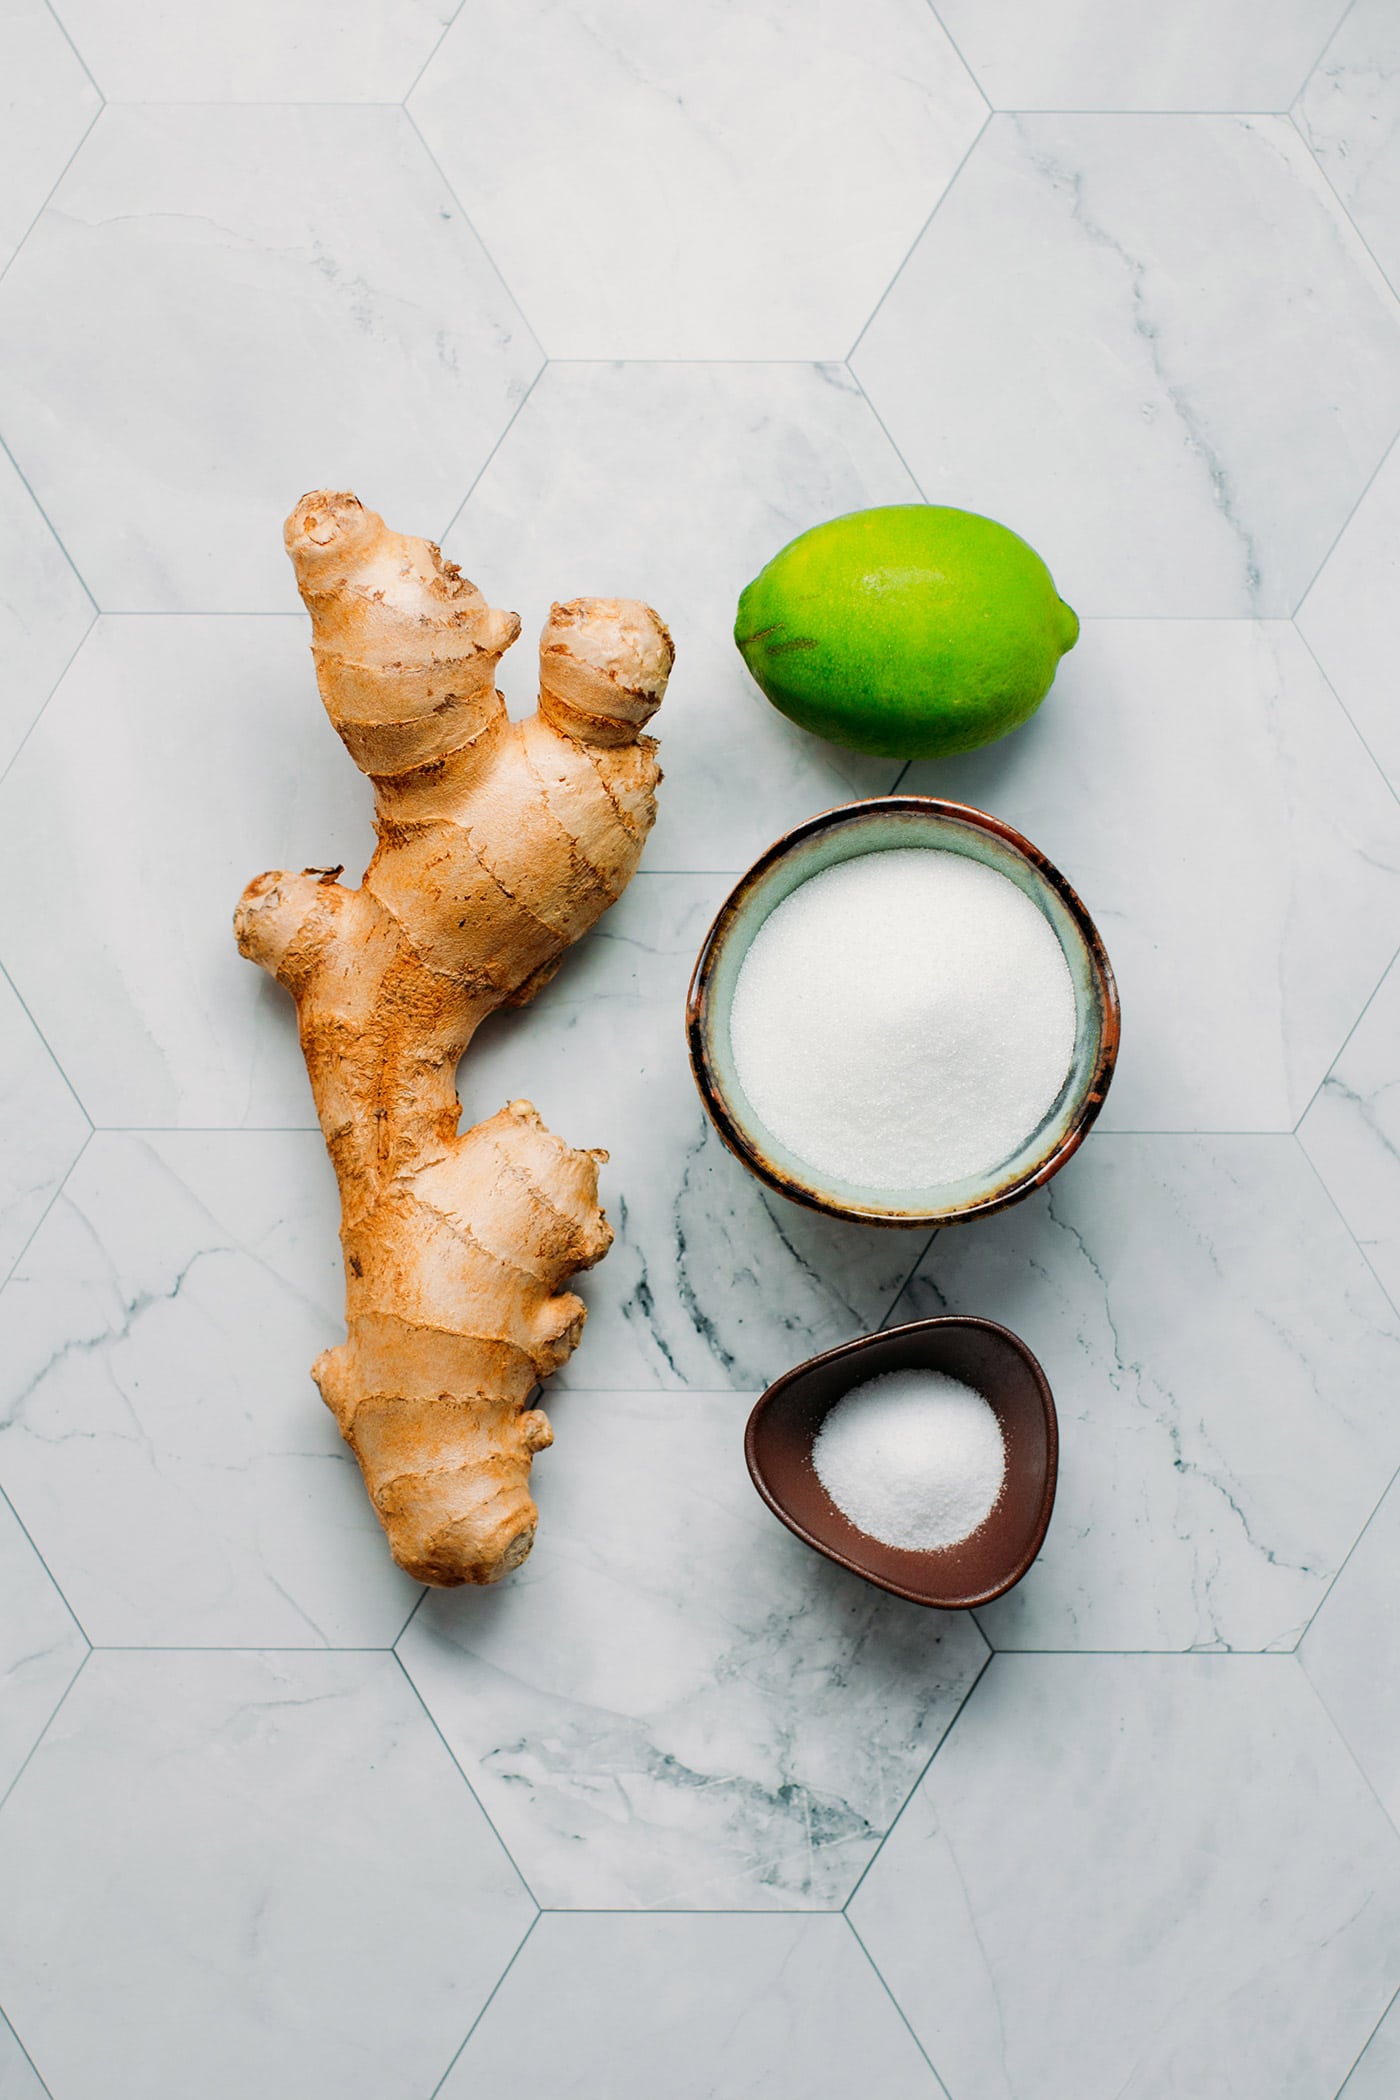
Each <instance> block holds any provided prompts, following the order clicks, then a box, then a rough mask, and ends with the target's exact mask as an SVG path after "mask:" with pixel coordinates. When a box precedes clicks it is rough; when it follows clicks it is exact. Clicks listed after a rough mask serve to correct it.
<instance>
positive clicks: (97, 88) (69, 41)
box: [44, 0, 107, 104]
mask: <svg viewBox="0 0 1400 2100" xmlns="http://www.w3.org/2000/svg"><path fill="white" fill-rule="evenodd" d="M44 4H45V6H46V7H47V9H48V11H49V13H50V14H51V15H52V16H53V19H54V21H55V22H56V23H57V25H58V28H59V30H60V32H61V34H62V37H63V41H64V43H65V44H66V45H67V46H68V49H69V50H70V51H71V52H72V54H73V56H74V58H76V59H77V61H78V64H79V65H80V66H81V67H82V69H83V71H84V72H85V73H86V75H87V77H88V79H89V80H90V81H91V83H92V86H93V89H94V92H95V93H96V95H97V99H98V103H99V104H102V103H105V102H106V100H107V97H106V96H105V95H104V94H103V92H102V87H101V84H100V83H99V81H98V78H97V75H96V74H95V73H94V72H93V70H92V67H91V66H90V65H89V64H88V62H87V60H86V59H85V58H84V57H83V54H82V52H81V51H80V50H79V49H78V47H77V45H76V44H75V43H74V41H73V35H72V31H71V30H70V29H69V27H68V24H67V23H66V22H65V21H64V19H63V17H62V15H61V14H60V13H59V11H58V9H57V8H56V7H55V6H54V4H53V0H44Z"/></svg>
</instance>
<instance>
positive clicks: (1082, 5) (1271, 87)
mask: <svg viewBox="0 0 1400 2100" xmlns="http://www.w3.org/2000/svg"><path fill="white" fill-rule="evenodd" d="M1382 4H1384V0H1382ZM1346 7H1347V0H1172V4H1171V5H1170V6H1169V7H1163V6H1161V5H1159V4H1158V0H938V12H939V15H940V16H941V17H942V20H943V23H944V25H945V27H946V28H947V30H948V32H949V34H950V35H951V36H953V37H954V38H955V39H956V41H957V45H958V49H959V51H960V52H961V53H962V55H963V57H964V59H966V61H967V63H968V65H969V66H970V67H971V68H972V72H973V76H974V78H975V79H976V81H977V84H978V86H979V87H980V88H981V90H982V92H983V94H984V95H985V96H986V97H987V99H988V101H989V102H990V103H991V104H992V106H993V108H995V109H1055V110H1066V109H1103V110H1167V111H1179V110H1232V111H1238V110H1282V109H1287V107H1288V105H1289V103H1290V102H1292V100H1293V98H1294V96H1295V95H1296V94H1297V93H1298V90H1299V89H1300V87H1301V86H1302V84H1303V82H1304V80H1305V79H1306V77H1307V75H1308V73H1309V71H1310V70H1311V68H1312V65H1313V63H1314V61H1315V60H1316V58H1317V56H1318V53H1319V52H1320V51H1321V49H1322V47H1323V44H1324V43H1325V42H1326V40H1327V38H1328V36H1329V35H1330V34H1331V32H1332V30H1333V29H1334V28H1335V27H1336V24H1337V22H1338V21H1339V19H1340V18H1341V16H1342V15H1344V14H1345V13H1346Z"/></svg>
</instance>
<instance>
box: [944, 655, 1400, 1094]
mask: <svg viewBox="0 0 1400 2100" xmlns="http://www.w3.org/2000/svg"><path fill="white" fill-rule="evenodd" d="M903 785H904V786H905V787H907V788H911V789H917V790H919V791H920V792H922V793H925V794H939V795H952V796H953V797H955V798H956V799H957V800H959V801H963V802H971V803H973V804H975V805H976V806H978V807H980V808H986V809H994V810H996V811H997V813H998V814H999V815H1001V816H1004V817H1006V818H1008V819H1009V820H1010V822H1011V823H1013V824H1015V825H1017V826H1018V827H1019V828H1020V829H1021V830H1022V831H1024V832H1025V833H1026V835H1027V836H1028V837H1029V838H1032V839H1034V841H1035V842H1036V844H1037V845H1038V846H1040V847H1041V848H1042V849H1043V851H1045V852H1046V853H1048V854H1049V855H1050V857H1051V859H1052V860H1054V861H1055V862H1056V863H1057V865H1058V866H1059V867H1060V868H1061V869H1062V870H1063V872H1064V873H1065V874H1066V875H1067V876H1068V877H1069V880H1070V881H1071V882H1072V883H1073V884H1074V886H1075V888H1076V889H1077V890H1078V891H1079V893H1080V895H1081V896H1082V897H1083V899H1084V901H1085V903H1086V904H1087V905H1088V907H1089V909H1090V911H1091V912H1092V913H1093V915H1094V918H1095V921H1096V923H1097V924H1098V926H1099V929H1100V931H1101V932H1102V934H1103V937H1104V940H1105V942H1106V943H1107V945H1108V951H1109V955H1110V957H1111V958H1112V962H1113V966H1114V970H1115V972H1116V973H1117V977H1118V983H1119V990H1120V992H1121V994H1122V999H1123V1009H1124V1017H1125V1018H1124V1027H1123V1048H1122V1054H1121V1058H1120V1061H1119V1067H1118V1072H1117V1075H1116V1077H1115V1080H1114V1085H1113V1091H1112V1093H1111V1094H1110V1096H1109V1099H1108V1105H1107V1108H1106V1109H1105V1112H1104V1121H1105V1124H1106V1126H1107V1127H1108V1128H1110V1129H1116V1130H1291V1129H1292V1127H1293V1125H1294V1124H1295V1123H1296V1122H1297V1120H1298V1117H1299V1116H1300V1115H1301V1114H1302V1112H1303V1110H1304V1109H1305V1108H1306V1107H1307V1105H1308V1102H1309V1101H1310V1100H1311V1098H1312V1095H1313V1093H1314V1091H1315V1089H1316V1087H1317V1085H1318V1083H1319V1081H1320V1080H1321V1079H1322V1077H1323V1074H1324V1073H1325V1072H1326V1071H1327V1069H1328V1067H1329V1065H1330V1064H1331V1061H1332V1059H1333V1058H1334V1057H1335V1056H1336V1054H1337V1051H1338V1050H1339V1048H1340V1047H1341V1044H1342V1042H1343V1041H1344V1039H1345V1037H1346V1034H1347V1031H1348V1029H1349V1028H1350V1027H1351V1025H1352V1022H1353V1021H1354V1020H1355V1018H1356V1016H1357V1014H1358V1013H1359V1012H1360V1011H1361V1009H1362V1007H1363V1006H1364V1005H1365V1003H1366V1000H1367V998H1368V997H1369V996H1370V993H1371V992H1372V990H1373V989H1374V987H1375V985H1376V983H1377V982H1378V980H1379V979H1380V977H1381V975H1382V973H1383V972H1384V970H1385V967H1386V965H1387V963H1388V962H1389V961H1390V958H1391V956H1392V955H1393V953H1394V951H1395V942H1396V939H1397V936H1400V810H1397V807H1396V802H1395V797H1394V795H1393V794H1391V793H1390V792H1389V791H1388V790H1387V787H1386V784H1385V782H1384V781H1383V780H1382V779H1381V777H1380V775H1379V774H1378V773H1377V771H1376V768H1375V766H1374V765H1373V764H1372V762H1371V760H1370V758H1369V757H1368V755H1367V753H1366V751H1365V749H1364V748H1363V746H1362V744H1361V743H1360V741H1359V740H1358V738H1357V737H1356V736H1355V735H1354V734H1353V733H1352V729H1351V725H1350V723H1349V722H1348V721H1347V720H1346V718H1345V715H1344V714H1343V711H1342V710H1341V708H1339V706H1338V705H1337V701H1336V698H1335V696H1334V695H1333V693H1332V692H1331V690H1330V689H1329V687H1328V685H1327V683H1326V680H1325V679H1324V678H1322V677H1321V676H1320V674H1319V672H1318V669H1317V666H1316V664H1315V663H1314V662H1313V660H1312V658H1311V657H1310V656H1309V654H1308V651H1307V650H1306V648H1304V646H1303V645H1302V643H1301V642H1300V641H1299V639H1298V636H1297V634H1296V633H1295V632H1294V631H1293V629H1292V627H1291V626H1290V625H1289V624H1288V623H1286V622H1284V621H1260V622H1251V621H1244V620H1093V621H1089V622H1087V623H1086V624H1085V626H1084V629H1083V631H1082V634H1081V637H1080V640H1079V643H1078V645H1077V647H1076V648H1075V649H1074V651H1073V652H1072V653H1071V654H1070V655H1069V656H1068V657H1066V658H1065V660H1064V664H1063V667H1062V669H1061V671H1060V674H1059V677H1058V678H1057V680H1056V682H1055V685H1054V688H1053V689H1052V691H1051V693H1050V697H1049V698H1048V700H1046V702H1045V704H1044V706H1043V707H1042V709H1041V711H1040V713H1039V714H1038V715H1037V716H1035V717H1034V719H1033V720H1032V722H1031V723H1030V725H1029V726H1028V727H1027V728H1026V729H1025V730H1023V731H1022V732H1021V734H1020V735H1018V736H1015V737H1011V738H1008V739H1007V740H1006V741H1005V742H1004V743H1001V744H994V745H992V746H990V747H989V748H988V749H987V750H985V751H978V752H972V753H970V754H969V755H968V756H966V757H963V758H957V759H952V760H945V761H943V762H942V763H932V762H928V763H923V764H918V765H915V766H913V767H911V769H910V771H909V773H908V775H907V776H906V778H905V780H904V782H903ZM1339 926H1340V927H1343V928H1344V929H1345V937H1344V938H1339V937H1338V933H1337V929H1338V927H1339Z"/></svg>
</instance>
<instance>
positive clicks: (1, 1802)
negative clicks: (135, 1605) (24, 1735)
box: [0, 1649, 92, 2040]
mask: <svg viewBox="0 0 1400 2100" xmlns="http://www.w3.org/2000/svg"><path fill="white" fill-rule="evenodd" d="M91 1661H92V1650H91V1649H89V1650H88V1652H87V1654H86V1655H85V1656H84V1657H83V1659H82V1661H81V1662H80V1663H79V1664H78V1667H77V1669H76V1670H75V1671H74V1672H73V1675H72V1676H71V1677H70V1678H69V1680H68V1683H67V1685H66V1686H65V1688H64V1692H63V1698H62V1699H60V1700H59V1702H58V1705H57V1706H56V1707H55V1708H54V1710H53V1712H52V1713H51V1714H50V1715H49V1718H48V1719H47V1721H45V1723H44V1725H43V1727H42V1728H41V1729H40V1730H39V1733H38V1735H37V1736H36V1737H35V1739H34V1742H33V1745H32V1746H31V1748H30V1751H29V1755H28V1757H26V1758H25V1760H24V1763H23V1764H22V1765H21V1766H20V1768H19V1770H18V1771H17V1772H16V1774H15V1776H14V1778H13V1779H12V1780H11V1781H10V1783H9V1785H8V1786H7V1787H6V1789H5V1791H4V1793H3V1794H0V1810H3V1809H4V1806H5V1803H6V1802H7V1801H8V1800H9V1798H10V1796H11V1794H12V1793H13V1792H14V1790H15V1788H16V1787H17V1786H18V1785H19V1783H20V1781H21V1779H23V1777H24V1775H25V1773H26V1772H27V1771H28V1770H29V1764H30V1759H31V1758H32V1757H33V1756H34V1753H35V1751H36V1750H37V1749H38V1748H39V1745H40V1743H42V1742H43V1740H44V1737H45V1736H46V1735H47V1734H48V1732H49V1730H50V1729H51V1728H52V1727H53V1724H54V1722H55V1721H56V1720H57V1719H58V1717H59V1714H60V1713H61V1712H62V1710H63V1705H64V1701H65V1700H66V1699H67V1698H68V1696H69V1694H70V1693H71V1691H72V1689H73V1687H74V1685H75V1684H76V1683H77V1682H78V1679H79V1678H80V1677H81V1676H82V1674H83V1672H84V1670H85V1669H86V1668H87V1666H88V1664H89V1663H90V1662H91ZM16 2040H18V2036H16Z"/></svg>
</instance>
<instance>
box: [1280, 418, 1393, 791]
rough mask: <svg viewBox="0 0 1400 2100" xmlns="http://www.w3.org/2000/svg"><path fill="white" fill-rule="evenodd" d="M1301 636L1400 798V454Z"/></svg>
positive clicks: (1325, 575)
mask: <svg viewBox="0 0 1400 2100" xmlns="http://www.w3.org/2000/svg"><path fill="white" fill-rule="evenodd" d="M1298 629H1299V632H1300V633H1301V634H1302V636H1303V639H1304V640H1305V641H1306V642H1307V644H1308V646H1309V648H1310V649H1311V650H1312V651H1313V653H1314V654H1315V655H1316V657H1317V660H1318V662H1319V663H1320V664H1321V666H1322V668H1323V670H1324V671H1325V672H1326V673H1327V676H1328V677H1329V678H1330V680H1331V681H1332V684H1333V686H1334V687H1335V689H1336V692H1337V696H1338V698H1339V699H1340V700H1341V703H1342V705H1343V707H1345V709H1346V711H1347V713H1348V714H1349V715H1350V716H1351V719H1352V721H1353V722H1355V724H1356V726H1357V728H1358V730H1359V731H1360V732H1361V734H1362V736H1363V737H1364V738H1365V739H1366V743H1367V746H1368V748H1369V750H1370V752H1371V755H1372V757H1373V758H1374V759H1375V761H1376V763H1377V765H1378V766H1379V767H1380V768H1381V770H1382V771H1383V772H1384V774H1385V775H1386V778H1387V779H1388V780H1389V781H1390V784H1391V786H1392V787H1394V788H1396V789H1397V791H1400V709H1397V707H1396V705H1395V676H1396V673H1395V666H1396V664H1397V662H1400V446H1394V447H1392V449H1391V451H1390V452H1389V453H1388V454H1387V456H1386V458H1385V460H1384V462H1383V463H1382V465H1381V467H1380V469H1379V471H1378V472H1377V474H1376V477H1375V480H1374V481H1373V482H1372V483H1371V485H1370V487H1369V488H1368V489H1367V491H1366V493H1365V495H1364V496H1363V497H1362V499H1361V501H1360V502H1359V503H1358V504H1357V506H1356V509H1355V511H1354V513H1353V514H1352V516H1351V518H1350V519H1349V520H1348V522H1347V525H1346V528H1345V530H1344V531H1343V533H1342V535H1341V538H1340V539H1339V540H1338V541H1337V544H1336V546H1335V547H1334V548H1333V549H1332V552H1331V553H1330V554H1329V555H1328V557H1327V559H1326V561H1325V562H1324V563H1323V565H1322V568H1321V570H1320V571H1319V573H1318V577H1317V581H1316V582H1315V583H1314V585H1313V587H1312V589H1311V590H1310V591H1309V592H1308V595H1307V597H1306V598H1305V599H1304V600H1303V602H1302V604H1301V605H1300V606H1299V608H1298Z"/></svg>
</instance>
